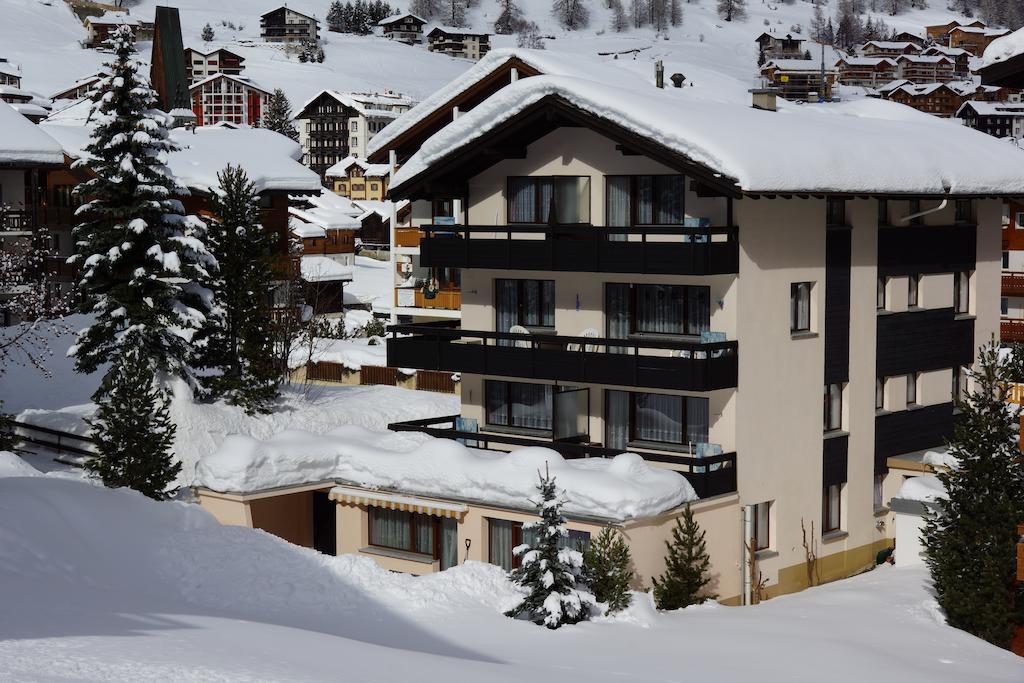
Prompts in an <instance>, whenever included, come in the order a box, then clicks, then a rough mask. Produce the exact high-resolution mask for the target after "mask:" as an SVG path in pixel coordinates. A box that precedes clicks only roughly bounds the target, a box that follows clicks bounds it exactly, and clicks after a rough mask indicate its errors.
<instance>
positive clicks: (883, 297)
mask: <svg viewBox="0 0 1024 683" xmlns="http://www.w3.org/2000/svg"><path fill="white" fill-rule="evenodd" d="M888 289H889V278H888V277H886V276H885V275H879V276H878V280H877V282H876V284H875V310H876V311H887V310H889V294H888Z"/></svg>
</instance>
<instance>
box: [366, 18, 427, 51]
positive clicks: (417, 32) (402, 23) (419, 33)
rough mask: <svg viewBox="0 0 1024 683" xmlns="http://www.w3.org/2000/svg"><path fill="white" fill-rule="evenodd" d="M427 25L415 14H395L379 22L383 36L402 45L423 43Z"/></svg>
mask: <svg viewBox="0 0 1024 683" xmlns="http://www.w3.org/2000/svg"><path fill="white" fill-rule="evenodd" d="M426 23H427V21H426V19H422V18H420V17H418V16H416V15H415V14H394V15H392V16H390V17H386V18H384V19H381V20H380V21H378V22H377V28H378V29H379V30H380V33H381V35H382V36H384V37H385V38H387V39H389V40H397V41H399V42H401V43H409V44H410V45H412V44H414V43H422V42H423V26H424V25H425V24H426Z"/></svg>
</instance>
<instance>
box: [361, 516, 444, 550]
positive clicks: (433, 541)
mask: <svg viewBox="0 0 1024 683" xmlns="http://www.w3.org/2000/svg"><path fill="white" fill-rule="evenodd" d="M367 508H368V509H367V511H366V521H367V534H368V535H367V537H366V544H367V545H368V546H370V547H371V548H383V549H385V550H397V551H399V552H403V553H412V554H414V555H423V556H428V555H429V556H431V557H432V558H433V559H435V560H439V559H441V548H440V541H441V538H440V532H441V524H440V521H441V518H440V517H437V516H436V515H428V514H426V513H423V512H412V511H411V510H391V509H390V508H382V507H380V506H379V505H369V506H367ZM378 510H387V511H388V512H398V513H399V514H403V515H409V547H408V548H396V547H394V546H389V545H379V544H377V543H374V542H373V536H374V534H373V527H374V525H375V524H376V523H377V522H376V521H375V519H374V514H375V512H374V511H378ZM422 518H426V519H427V521H429V525H430V527H431V538H430V545H431V551H430V552H429V553H424V552H421V551H419V550H417V549H416V536H417V531H418V530H419V527H420V525H422V524H423V521H424V520H423V519H422Z"/></svg>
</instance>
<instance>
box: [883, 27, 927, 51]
mask: <svg viewBox="0 0 1024 683" xmlns="http://www.w3.org/2000/svg"><path fill="white" fill-rule="evenodd" d="M892 41H893V42H894V43H914V44H915V45H919V46H920V47H922V48H923V47H924V46H925V45H927V43H928V40H927V38H924V37H923V36H919V35H917V34H916V33H911V32H910V31H901V32H899V33H897V34H896V35H895V36H893V38H892Z"/></svg>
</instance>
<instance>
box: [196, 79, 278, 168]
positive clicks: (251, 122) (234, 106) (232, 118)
mask: <svg viewBox="0 0 1024 683" xmlns="http://www.w3.org/2000/svg"><path fill="white" fill-rule="evenodd" d="M188 94H189V98H190V99H191V100H192V113H193V114H195V123H196V125H197V126H212V125H214V124H218V123H230V124H234V125H246V126H253V127H257V126H260V125H261V124H262V123H263V113H264V112H266V110H267V105H268V103H269V102H270V96H271V94H272V93H271V92H270V91H269V90H267V89H265V88H263V87H260V86H259V85H257V84H256V83H254V82H253V81H251V80H249V79H248V78H242V77H241V76H230V75H228V74H226V73H217V74H214V75H212V76H208V77H206V78H204V79H202V80H201V81H196V82H195V83H193V84H192V85H190V86H189V88H188ZM225 158H230V157H225Z"/></svg>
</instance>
